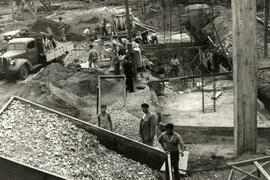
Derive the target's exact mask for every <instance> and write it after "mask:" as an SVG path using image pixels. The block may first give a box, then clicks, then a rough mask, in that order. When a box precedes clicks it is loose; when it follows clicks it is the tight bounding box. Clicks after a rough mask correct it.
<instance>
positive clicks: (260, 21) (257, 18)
mask: <svg viewBox="0 0 270 180" xmlns="http://www.w3.org/2000/svg"><path fill="white" fill-rule="evenodd" d="M256 20H257V21H258V22H259V23H260V24H261V25H264V21H263V20H262V19H261V18H259V17H258V16H256ZM268 28H270V25H269V24H268Z"/></svg>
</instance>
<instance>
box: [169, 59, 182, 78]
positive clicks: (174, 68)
mask: <svg viewBox="0 0 270 180" xmlns="http://www.w3.org/2000/svg"><path fill="white" fill-rule="evenodd" d="M170 64H171V68H172V69H171V72H172V75H173V77H177V76H178V71H179V65H180V62H179V60H178V59H177V55H174V57H173V58H172V60H171V62H170Z"/></svg>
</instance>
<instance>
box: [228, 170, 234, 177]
mask: <svg viewBox="0 0 270 180" xmlns="http://www.w3.org/2000/svg"><path fill="white" fill-rule="evenodd" d="M233 172H234V169H232V170H231V171H230V174H229V177H228V180H231V179H232V177H233Z"/></svg>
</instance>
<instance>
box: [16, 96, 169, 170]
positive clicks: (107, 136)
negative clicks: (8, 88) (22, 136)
mask: <svg viewBox="0 0 270 180" xmlns="http://www.w3.org/2000/svg"><path fill="white" fill-rule="evenodd" d="M14 99H17V100H20V101H23V102H25V103H29V104H31V105H33V106H37V107H39V108H41V109H43V110H46V111H49V112H53V113H56V114H58V115H60V116H63V117H66V118H67V119H68V120H69V121H70V122H72V123H74V124H75V125H76V126H77V127H79V128H82V129H84V130H85V131H87V132H88V133H90V134H93V135H95V136H97V137H98V139H99V141H100V143H101V144H103V145H104V146H105V147H107V148H108V149H111V150H113V151H115V152H117V153H118V154H122V155H124V156H126V157H127V158H130V159H133V160H134V161H138V162H140V163H142V164H146V165H148V166H149V167H151V168H153V169H155V170H160V168H161V166H162V164H163V163H164V161H165V159H166V154H165V153H164V151H161V150H158V149H156V148H154V147H152V146H148V145H145V144H143V143H141V142H138V141H135V140H133V139H130V138H128V137H125V136H123V135H121V134H117V133H115V132H111V131H108V130H106V129H102V128H100V127H98V126H95V125H93V124H90V123H87V122H84V121H82V120H80V119H77V118H74V117H72V116H69V115H66V114H64V113H61V112H59V111H56V110H53V109H50V108H48V107H45V106H43V105H40V104H37V103H34V102H32V101H29V100H26V99H23V98H21V97H18V96H14Z"/></svg>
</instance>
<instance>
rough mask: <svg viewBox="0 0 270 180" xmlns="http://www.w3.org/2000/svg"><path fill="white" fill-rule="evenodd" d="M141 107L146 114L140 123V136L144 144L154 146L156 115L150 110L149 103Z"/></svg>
mask: <svg viewBox="0 0 270 180" xmlns="http://www.w3.org/2000/svg"><path fill="white" fill-rule="evenodd" d="M141 108H142V111H143V113H144V115H143V118H142V119H141V123H140V137H141V139H142V142H143V143H144V144H147V145H149V146H153V144H154V137H155V135H156V126H157V122H156V117H155V115H154V114H152V113H151V112H150V111H149V105H148V104H146V103H143V104H142V105H141Z"/></svg>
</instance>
